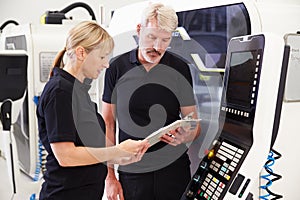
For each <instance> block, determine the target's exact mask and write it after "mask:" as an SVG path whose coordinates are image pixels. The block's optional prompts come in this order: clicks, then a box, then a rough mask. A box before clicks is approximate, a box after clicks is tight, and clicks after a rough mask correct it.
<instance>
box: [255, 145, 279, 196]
mask: <svg viewBox="0 0 300 200" xmlns="http://www.w3.org/2000/svg"><path fill="white" fill-rule="evenodd" d="M279 158H281V154H280V153H279V152H277V151H276V150H274V149H271V151H270V153H269V155H268V160H267V162H266V164H265V165H264V169H265V170H266V172H267V173H268V174H264V175H261V176H260V177H261V178H262V179H264V180H266V181H267V183H266V184H265V185H261V186H260V189H262V190H265V191H266V192H267V194H265V195H261V196H259V199H263V200H268V197H271V196H273V198H272V200H276V199H281V198H283V196H282V195H279V194H276V193H274V192H272V191H271V190H270V189H269V188H270V187H271V186H272V184H273V182H275V181H277V180H279V179H281V178H282V176H281V175H279V174H276V173H274V172H273V169H272V168H271V167H272V166H273V165H274V164H275V160H277V159H279ZM271 177H273V178H271Z"/></svg>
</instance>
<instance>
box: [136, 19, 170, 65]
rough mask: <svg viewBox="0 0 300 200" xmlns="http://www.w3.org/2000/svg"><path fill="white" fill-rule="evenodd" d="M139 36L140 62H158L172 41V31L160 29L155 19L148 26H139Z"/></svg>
mask: <svg viewBox="0 0 300 200" xmlns="http://www.w3.org/2000/svg"><path fill="white" fill-rule="evenodd" d="M138 36H139V60H140V62H141V63H152V64H157V63H158V62H159V61H160V59H161V58H162V56H163V55H164V53H165V51H166V49H167V48H168V46H169V44H170V42H171V38H172V33H171V32H168V31H165V30H162V29H160V28H159V27H158V25H157V20H156V19H153V20H151V21H149V22H148V24H147V26H138Z"/></svg>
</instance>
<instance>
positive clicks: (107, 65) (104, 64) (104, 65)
mask: <svg viewBox="0 0 300 200" xmlns="http://www.w3.org/2000/svg"><path fill="white" fill-rule="evenodd" d="M103 67H104V68H109V59H108V56H106V57H105V60H104V62H103Z"/></svg>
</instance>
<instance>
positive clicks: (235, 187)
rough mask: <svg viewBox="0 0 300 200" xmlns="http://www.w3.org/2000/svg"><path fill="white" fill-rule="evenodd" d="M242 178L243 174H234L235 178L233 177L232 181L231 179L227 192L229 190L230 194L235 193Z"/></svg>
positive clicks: (243, 177)
mask: <svg viewBox="0 0 300 200" xmlns="http://www.w3.org/2000/svg"><path fill="white" fill-rule="evenodd" d="M244 179H245V176H243V175H241V174H238V175H237V176H236V178H235V179H234V181H233V183H232V186H231V188H230V189H229V192H230V193H231V194H234V195H235V194H236V193H237V191H238V190H239V188H240V186H241V184H242V182H243V181H244Z"/></svg>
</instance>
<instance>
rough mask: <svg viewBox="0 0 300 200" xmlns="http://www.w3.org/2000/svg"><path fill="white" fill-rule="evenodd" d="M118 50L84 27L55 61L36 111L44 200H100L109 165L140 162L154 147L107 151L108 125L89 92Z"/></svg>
mask: <svg viewBox="0 0 300 200" xmlns="http://www.w3.org/2000/svg"><path fill="white" fill-rule="evenodd" d="M113 47H114V42H113V39H112V38H111V36H110V35H109V34H108V33H107V32H106V31H105V30H104V29H103V28H102V27H101V26H99V25H98V24H97V23H96V22H92V21H84V22H81V23H79V24H78V25H76V26H75V27H73V28H72V29H71V30H70V31H69V34H68V37H67V40H66V47H65V48H64V49H63V50H62V51H61V52H59V53H58V54H57V57H56V58H55V61H54V65H53V69H52V71H51V73H50V79H49V81H48V83H47V84H46V86H45V88H44V90H43V93H42V95H41V97H40V99H39V102H38V107H37V118H38V127H39V136H40V139H41V141H42V143H43V145H44V147H45V149H46V150H47V152H48V155H47V163H46V172H45V174H44V180H45V181H44V183H43V185H42V189H41V191H40V196H39V199H40V200H46V199H47V200H69V199H70V200H71V199H72V200H86V199H88V200H99V199H101V198H102V196H103V191H104V180H105V177H106V174H107V168H106V166H105V163H106V162H110V163H118V164H121V165H123V164H129V163H132V162H136V161H139V160H140V159H141V157H142V156H143V154H144V153H145V151H146V150H147V149H148V147H149V143H148V142H147V141H146V140H143V141H134V140H126V141H124V142H122V143H120V144H118V145H116V146H111V147H108V148H107V147H105V123H104V120H103V119H102V117H101V115H100V114H99V113H98V112H97V107H96V104H95V103H93V102H92V101H91V98H90V96H89V94H88V90H89V89H90V87H91V86H90V83H91V81H92V80H93V79H96V78H97V77H98V76H99V74H100V72H101V71H102V70H103V69H104V68H108V67H109V64H108V55H109V54H110V52H111V51H112V49H113ZM64 56H66V62H65V64H63V57H64Z"/></svg>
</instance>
